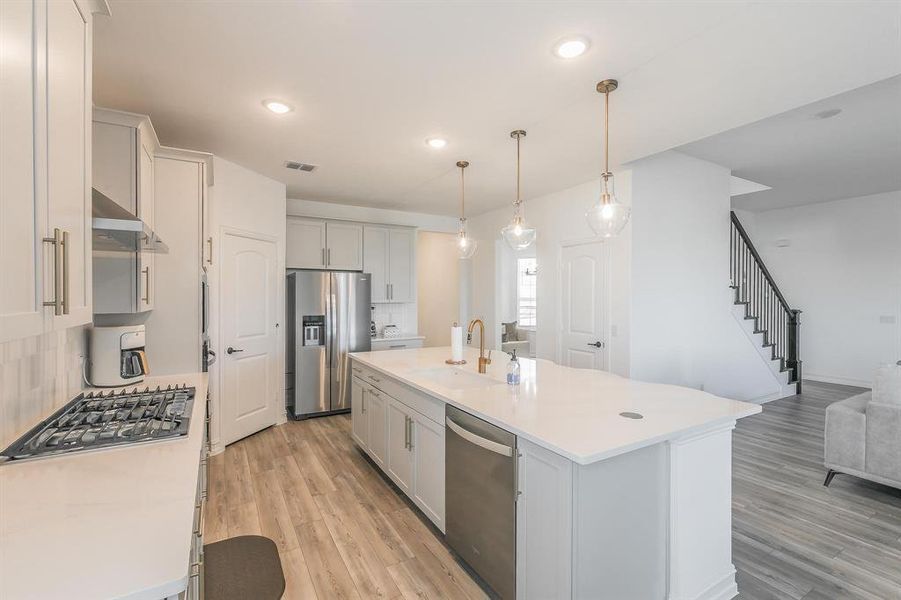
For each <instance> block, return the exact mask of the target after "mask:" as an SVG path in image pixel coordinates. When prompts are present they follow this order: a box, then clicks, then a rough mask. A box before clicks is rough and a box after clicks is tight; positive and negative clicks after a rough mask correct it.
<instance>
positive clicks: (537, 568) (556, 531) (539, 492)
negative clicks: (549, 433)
mask: <svg viewBox="0 0 901 600" xmlns="http://www.w3.org/2000/svg"><path fill="white" fill-rule="evenodd" d="M517 451H518V453H519V458H518V464H517V480H518V485H519V490H518V491H519V493H520V494H519V498H518V500H517V503H516V597H517V598H524V599H529V598H535V599H543V598H570V597H572V572H571V571H572V524H573V514H572V502H573V496H572V489H573V465H572V462H571V461H570V460H568V459H566V458H564V457H562V456H560V455H559V454H555V453H554V452H551V451H550V450H547V449H545V448H542V447H540V446H537V445H536V444H533V443H531V442H529V441H528V440H525V439H523V438H522V437H520V438H518V439H517ZM596 541H597V540H595V542H596Z"/></svg>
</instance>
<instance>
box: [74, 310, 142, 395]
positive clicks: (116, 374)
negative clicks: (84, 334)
mask: <svg viewBox="0 0 901 600" xmlns="http://www.w3.org/2000/svg"><path fill="white" fill-rule="evenodd" d="M89 338H90V343H89V351H90V356H91V369H90V372H91V376H90V383H91V384H92V385H95V386H99V387H116V386H124V385H130V384H132V383H140V382H141V381H144V376H145V375H147V374H148V373H149V372H150V368H149V366H148V364H147V354H146V353H145V351H144V346H145V337H144V326H143V325H126V326H124V327H93V328H91V330H90V336H89Z"/></svg>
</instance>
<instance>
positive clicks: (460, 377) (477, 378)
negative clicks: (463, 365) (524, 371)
mask: <svg viewBox="0 0 901 600" xmlns="http://www.w3.org/2000/svg"><path fill="white" fill-rule="evenodd" d="M410 375H413V376H415V377H422V378H423V379H428V380H429V381H431V382H433V383H436V384H438V385H440V386H442V387H446V388H448V389H452V390H470V389H476V388H486V387H491V386H494V385H501V384H502V383H503V382H502V381H497V380H496V379H492V378H491V377H489V376H488V375H477V374H475V373H469V372H467V371H463V370H461V369H456V368H453V367H435V368H431V369H418V370H416V371H411V372H410Z"/></svg>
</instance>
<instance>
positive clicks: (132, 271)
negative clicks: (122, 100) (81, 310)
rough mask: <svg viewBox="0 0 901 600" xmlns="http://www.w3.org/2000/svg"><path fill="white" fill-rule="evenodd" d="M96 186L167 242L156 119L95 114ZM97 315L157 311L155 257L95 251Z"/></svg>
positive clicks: (107, 112)
mask: <svg viewBox="0 0 901 600" xmlns="http://www.w3.org/2000/svg"><path fill="white" fill-rule="evenodd" d="M93 140H94V144H93V169H92V171H93V179H94V181H93V186H94V187H95V188H96V189H97V190H98V191H100V192H101V193H103V194H104V195H105V196H107V197H108V198H110V199H111V200H113V201H114V202H116V203H117V204H118V205H119V206H121V207H122V208H124V209H125V210H127V211H128V212H130V213H131V214H133V215H135V216H137V217H139V218H140V219H141V220H142V221H144V222H145V223H146V224H147V225H148V226H149V227H150V228H151V229H153V230H154V231H155V232H156V233H158V234H159V235H160V237H161V238H162V240H163V242H165V241H166V237H167V236H166V234H167V232H166V231H158V230H157V228H156V226H155V219H154V216H155V209H154V207H155V202H154V197H155V189H154V185H155V184H154V179H155V178H154V161H155V155H156V153H157V152H158V151H159V149H160V145H159V140H158V139H157V137H156V132H155V131H154V130H153V125H152V124H151V123H150V119H149V118H148V117H146V116H144V115H136V114H132V113H125V112H120V111H114V110H108V109H103V108H96V109H94V123H93ZM93 263H94V281H93V288H94V298H95V302H94V313H95V314H119V313H142V312H146V311H149V310H152V309H153V304H154V303H153V298H154V291H155V289H156V281H155V275H156V270H155V265H154V256H153V254H152V253H150V252H130V253H129V252H99V251H98V252H95V253H94V257H93Z"/></svg>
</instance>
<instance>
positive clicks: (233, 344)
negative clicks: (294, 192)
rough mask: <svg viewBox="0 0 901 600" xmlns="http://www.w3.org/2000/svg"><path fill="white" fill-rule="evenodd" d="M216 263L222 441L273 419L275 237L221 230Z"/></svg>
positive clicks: (275, 380)
mask: <svg viewBox="0 0 901 600" xmlns="http://www.w3.org/2000/svg"><path fill="white" fill-rule="evenodd" d="M221 255H222V264H221V266H220V269H221V271H220V273H221V274H220V277H221V279H220V285H219V298H220V307H221V308H220V310H221V315H220V324H221V327H222V330H221V337H222V341H223V344H222V346H223V347H224V348H225V349H226V350H225V356H222V357H220V359H219V364H220V365H221V366H220V368H221V369H223V371H222V374H223V386H222V390H221V392H220V396H221V399H222V421H221V425H220V426H221V428H222V441H223V443H224V444H230V443H232V442H235V441H237V440H240V439H241V438H243V437H246V436H248V435H250V434H252V433H255V432H257V431H259V430H261V429H264V428H266V427H268V426H270V425H272V424H274V423H275V421H276V419H277V414H278V412H277V408H278V398H279V392H278V375H279V374H278V368H277V367H278V361H277V351H278V350H277V346H278V344H277V335H276V334H277V329H276V327H277V324H278V321H279V317H278V315H277V314H276V306H277V303H276V290H277V289H278V285H277V283H276V279H275V278H276V277H278V273H277V267H278V261H277V253H276V243H275V240H269V239H261V238H256V237H251V236H250V235H249V234H248V235H244V234H238V233H231V232H228V231H226V232H224V233H223V236H222V251H221Z"/></svg>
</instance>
